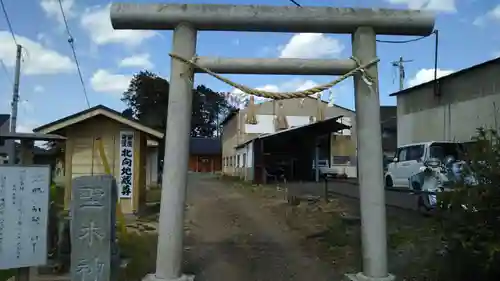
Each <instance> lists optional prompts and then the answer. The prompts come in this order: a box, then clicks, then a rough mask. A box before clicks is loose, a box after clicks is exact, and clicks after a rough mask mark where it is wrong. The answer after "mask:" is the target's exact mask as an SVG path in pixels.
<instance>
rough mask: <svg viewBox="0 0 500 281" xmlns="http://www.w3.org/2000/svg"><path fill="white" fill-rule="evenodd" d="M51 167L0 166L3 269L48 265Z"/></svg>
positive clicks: (0, 232)
mask: <svg viewBox="0 0 500 281" xmlns="http://www.w3.org/2000/svg"><path fill="white" fill-rule="evenodd" d="M49 184H50V167H49V166H8V165H0V269H8V268H19V267H29V266H39V265H44V264H46V263H47V224H48V213H49Z"/></svg>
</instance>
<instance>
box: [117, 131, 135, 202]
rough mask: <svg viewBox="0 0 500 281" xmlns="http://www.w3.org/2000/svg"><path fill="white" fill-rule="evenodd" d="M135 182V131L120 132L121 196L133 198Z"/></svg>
mask: <svg viewBox="0 0 500 281" xmlns="http://www.w3.org/2000/svg"><path fill="white" fill-rule="evenodd" d="M133 184H134V132H133V131H121V132H120V177H119V184H118V186H119V196H120V198H131V197H132V191H133V188H132V187H133Z"/></svg>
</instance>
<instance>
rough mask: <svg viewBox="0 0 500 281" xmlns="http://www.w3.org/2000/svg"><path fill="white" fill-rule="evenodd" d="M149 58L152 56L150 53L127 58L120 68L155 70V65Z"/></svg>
mask: <svg viewBox="0 0 500 281" xmlns="http://www.w3.org/2000/svg"><path fill="white" fill-rule="evenodd" d="M149 57H150V55H149V54H148V53H143V54H137V55H134V56H130V57H126V58H124V59H122V60H121V61H120V63H119V66H120V67H142V68H153V67H154V65H153V63H152V62H151V60H150V59H149Z"/></svg>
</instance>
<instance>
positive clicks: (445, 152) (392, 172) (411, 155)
mask: <svg viewBox="0 0 500 281" xmlns="http://www.w3.org/2000/svg"><path fill="white" fill-rule="evenodd" d="M463 152H464V149H463V146H462V144H460V143H457V142H446V141H432V142H423V143H413V144H407V145H404V146H401V147H398V150H397V152H396V155H395V157H394V159H393V161H392V163H390V164H389V165H388V167H387V172H386V174H385V185H386V187H397V188H410V182H409V178H410V177H411V176H412V175H415V174H417V173H419V172H420V167H423V166H424V161H426V160H428V159H430V158H437V159H439V160H441V161H444V159H445V157H447V156H450V155H451V156H453V157H454V158H455V159H457V160H458V159H460V157H461V155H462V153H463Z"/></svg>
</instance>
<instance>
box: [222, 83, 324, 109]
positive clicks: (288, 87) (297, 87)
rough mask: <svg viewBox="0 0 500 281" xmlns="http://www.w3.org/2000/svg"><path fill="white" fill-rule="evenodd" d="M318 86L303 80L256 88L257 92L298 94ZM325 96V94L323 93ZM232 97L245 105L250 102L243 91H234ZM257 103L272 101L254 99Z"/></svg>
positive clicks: (259, 98) (260, 98)
mask: <svg viewBox="0 0 500 281" xmlns="http://www.w3.org/2000/svg"><path fill="white" fill-rule="evenodd" d="M316 86H318V83H316V82H315V81H313V80H303V79H298V78H296V79H292V80H289V81H286V82H284V83H281V84H279V85H276V84H267V85H263V86H260V87H256V89H257V90H263V91H267V92H296V91H303V90H307V89H310V88H313V87H316ZM321 94H323V93H321ZM231 95H232V96H233V97H236V98H237V99H239V100H240V102H241V103H244V102H245V101H246V100H248V98H249V96H248V95H247V94H244V93H243V92H242V91H240V90H238V89H233V90H232V91H231ZM312 96H313V97H317V96H318V94H315V95H312ZM254 99H255V103H262V102H265V101H268V100H270V99H267V98H262V97H257V96H255V97H254Z"/></svg>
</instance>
